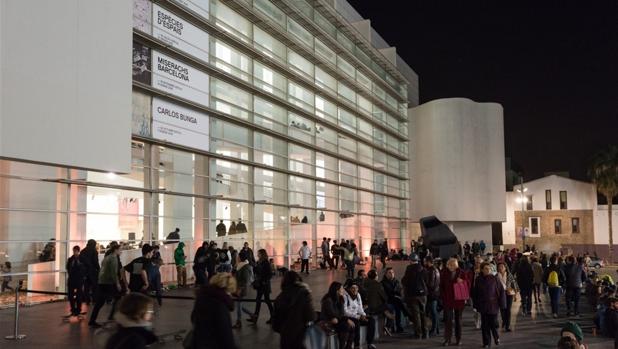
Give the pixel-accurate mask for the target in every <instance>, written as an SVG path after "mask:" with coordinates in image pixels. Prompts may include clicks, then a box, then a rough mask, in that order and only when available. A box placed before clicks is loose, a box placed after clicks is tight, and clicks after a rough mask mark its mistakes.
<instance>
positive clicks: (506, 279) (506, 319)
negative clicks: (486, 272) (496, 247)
mask: <svg viewBox="0 0 618 349" xmlns="http://www.w3.org/2000/svg"><path fill="white" fill-rule="evenodd" d="M496 276H497V277H498V281H500V283H501V284H502V287H503V288H504V290H505V291H506V307H505V308H500V315H501V316H502V328H503V329H504V331H506V332H511V308H512V307H513V301H514V300H515V297H516V295H517V292H519V286H518V285H517V280H515V277H514V276H513V274H511V272H510V271H509V269H508V268H507V266H506V264H505V263H504V262H500V263H498V274H496Z"/></svg>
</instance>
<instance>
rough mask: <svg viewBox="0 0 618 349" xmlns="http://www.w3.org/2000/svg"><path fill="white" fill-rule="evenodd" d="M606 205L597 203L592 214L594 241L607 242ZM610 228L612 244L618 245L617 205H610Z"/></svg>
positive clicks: (604, 243) (596, 242) (603, 243)
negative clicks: (612, 238)
mask: <svg viewBox="0 0 618 349" xmlns="http://www.w3.org/2000/svg"><path fill="white" fill-rule="evenodd" d="M608 213H609V212H608V210H607V205H599V206H598V208H597V210H596V211H595V215H594V243H595V244H597V245H607V244H609V222H608V216H607V215H608ZM612 220H613V221H612V228H613V235H614V245H618V205H612Z"/></svg>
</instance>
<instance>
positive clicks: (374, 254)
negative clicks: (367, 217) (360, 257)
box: [369, 240, 380, 269]
mask: <svg viewBox="0 0 618 349" xmlns="http://www.w3.org/2000/svg"><path fill="white" fill-rule="evenodd" d="M369 254H370V255H371V269H377V266H376V261H377V260H378V258H380V245H378V240H373V243H372V244H371V247H370V248H369Z"/></svg>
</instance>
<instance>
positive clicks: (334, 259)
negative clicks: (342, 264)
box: [330, 240, 341, 270]
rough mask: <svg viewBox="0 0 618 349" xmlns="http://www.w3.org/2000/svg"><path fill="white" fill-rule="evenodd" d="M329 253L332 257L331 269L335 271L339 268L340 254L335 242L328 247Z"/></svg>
mask: <svg viewBox="0 0 618 349" xmlns="http://www.w3.org/2000/svg"><path fill="white" fill-rule="evenodd" d="M330 252H331V254H332V255H333V257H332V264H333V268H334V269H335V270H337V268H339V254H340V253H341V251H340V250H339V244H337V240H333V245H332V246H331V247H330Z"/></svg>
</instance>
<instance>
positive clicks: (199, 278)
mask: <svg viewBox="0 0 618 349" xmlns="http://www.w3.org/2000/svg"><path fill="white" fill-rule="evenodd" d="M207 249H208V242H207V241H204V242H202V246H200V247H198V249H197V251H195V256H194V257H193V273H194V274H195V287H199V286H202V285H205V284H206V280H208V278H207V276H206V260H207V259H208V258H207V255H206V251H207ZM175 252H176V251H174V254H176V253H175ZM174 262H176V260H175V258H174ZM176 272H177V274H178V269H176Z"/></svg>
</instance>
